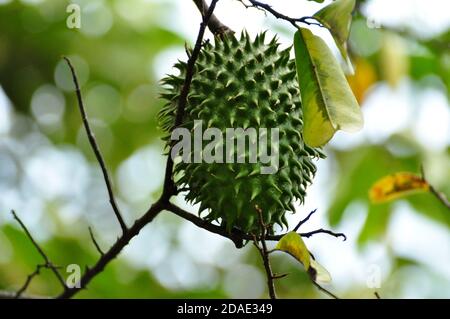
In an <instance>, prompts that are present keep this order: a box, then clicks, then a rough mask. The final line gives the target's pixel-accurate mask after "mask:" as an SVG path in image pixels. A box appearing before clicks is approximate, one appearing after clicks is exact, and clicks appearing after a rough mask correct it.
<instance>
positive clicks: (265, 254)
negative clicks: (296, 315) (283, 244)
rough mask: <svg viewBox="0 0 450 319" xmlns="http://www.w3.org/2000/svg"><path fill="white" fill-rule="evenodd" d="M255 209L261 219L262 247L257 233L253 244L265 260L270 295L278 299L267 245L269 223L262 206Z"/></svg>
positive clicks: (271, 297)
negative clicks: (266, 221) (265, 218)
mask: <svg viewBox="0 0 450 319" xmlns="http://www.w3.org/2000/svg"><path fill="white" fill-rule="evenodd" d="M255 209H256V211H257V213H258V219H259V224H260V228H261V236H260V238H259V242H260V243H261V247H259V245H258V239H257V238H256V236H255V235H253V244H254V245H255V247H256V248H257V249H258V251H259V254H260V255H261V258H262V260H263V264H264V269H265V270H266V277H267V287H268V289H269V297H270V299H277V295H276V293H275V283H274V275H273V272H272V266H271V265H270V259H269V252H268V250H267V245H266V234H267V228H268V225H266V224H265V223H264V217H263V214H262V210H261V208H260V207H258V206H256V207H255Z"/></svg>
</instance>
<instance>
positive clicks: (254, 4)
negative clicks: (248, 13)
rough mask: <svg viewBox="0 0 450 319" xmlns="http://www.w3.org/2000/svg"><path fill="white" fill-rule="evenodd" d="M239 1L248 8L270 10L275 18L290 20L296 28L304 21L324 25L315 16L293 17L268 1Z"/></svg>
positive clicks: (309, 23) (308, 23)
mask: <svg viewBox="0 0 450 319" xmlns="http://www.w3.org/2000/svg"><path fill="white" fill-rule="evenodd" d="M238 1H239V2H241V3H242V4H243V5H244V6H245V7H246V8H256V9H260V10H265V11H267V12H269V13H270V14H272V15H273V16H274V17H275V18H277V19H281V20H285V21H287V22H289V23H290V24H292V25H293V26H294V27H295V28H296V29H298V28H299V26H298V24H297V23H304V24H307V25H317V26H320V27H322V24H320V23H319V22H317V20H315V18H314V17H309V16H306V17H301V18H292V17H289V16H287V15H285V14H283V13H280V12H278V11H276V10H275V9H274V8H273V7H272V6H271V5H269V4H267V3H263V2H260V1H256V0H248V2H250V3H251V5H248V4H246V3H245V2H244V1H243V0H238ZM308 20H314V22H310V21H308Z"/></svg>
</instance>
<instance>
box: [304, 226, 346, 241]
mask: <svg viewBox="0 0 450 319" xmlns="http://www.w3.org/2000/svg"><path fill="white" fill-rule="evenodd" d="M299 234H300V236H302V237H306V238H309V237H311V236H314V235H316V234H327V235H330V236H333V237H336V238H338V237H342V240H343V241H346V240H347V236H346V235H345V234H344V233H335V232H333V231H331V230H328V229H323V228H319V229H316V230H313V231H310V232H307V233H299Z"/></svg>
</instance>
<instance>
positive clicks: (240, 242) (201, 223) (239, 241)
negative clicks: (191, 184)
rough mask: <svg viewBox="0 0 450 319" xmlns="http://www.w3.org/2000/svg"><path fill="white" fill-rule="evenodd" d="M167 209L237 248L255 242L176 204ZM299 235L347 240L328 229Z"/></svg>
mask: <svg viewBox="0 0 450 319" xmlns="http://www.w3.org/2000/svg"><path fill="white" fill-rule="evenodd" d="M166 209H167V210H168V211H170V212H171V213H173V214H175V215H177V216H179V217H181V218H183V219H185V220H187V221H189V222H191V223H193V224H194V225H196V226H197V227H200V228H203V229H205V230H207V231H209V232H211V233H214V234H217V235H220V236H222V237H225V238H228V239H230V240H231V241H232V242H233V243H234V244H235V246H236V248H242V247H243V246H244V241H252V240H253V236H252V235H251V234H246V233H244V232H242V231H241V230H239V229H237V228H233V229H232V230H231V231H227V230H226V229H225V228H224V227H221V226H218V225H214V224H211V223H210V222H208V221H206V220H204V219H202V218H200V217H198V216H196V215H194V214H192V213H189V212H187V211H186V210H184V209H182V208H180V207H178V206H177V205H175V204H172V203H168V204H167V207H166ZM299 234H300V236H302V237H306V238H309V237H311V236H314V235H316V234H327V235H330V236H333V237H336V238H338V237H342V238H343V239H344V240H346V239H347V237H346V236H345V234H343V233H335V232H333V231H331V230H327V229H323V228H320V229H316V230H313V231H310V232H306V233H299ZM284 235H285V234H280V235H266V240H271V241H278V240H280V239H281V237H283V236H284Z"/></svg>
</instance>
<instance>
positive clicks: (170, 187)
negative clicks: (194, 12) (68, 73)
mask: <svg viewBox="0 0 450 319" xmlns="http://www.w3.org/2000/svg"><path fill="white" fill-rule="evenodd" d="M217 2H218V0H213V1H212V2H211V6H210V7H209V9H208V12H207V13H206V14H205V16H204V17H203V21H202V23H201V24H200V29H199V32H198V36H197V41H196V44H195V47H194V50H193V51H192V54H191V56H190V58H189V60H188V64H187V71H186V78H185V81H184V84H183V88H182V90H181V94H180V98H179V100H178V108H177V115H176V119H175V127H176V126H179V125H180V124H181V122H182V120H183V116H184V109H185V107H186V103H187V95H188V93H189V89H190V85H191V82H192V78H193V75H194V66H195V62H196V61H197V58H198V56H199V54H200V50H201V47H202V42H203V36H204V34H205V30H206V26H207V25H208V21H209V19H210V17H211V16H212V13H213V11H214V8H215V7H216V4H217ZM66 61H67V62H68V64H69V66H70V67H71V70H72V74H73V75H74V76H73V80H74V82H75V86H76V88H77V97H78V101H79V105H80V110H81V114H82V117H83V121H84V122H85V127H86V130H87V132H88V135H89V136H91V135H92V133H91V130H90V128H89V123H88V122H87V119H86V114H85V112H84V107H83V104H82V98H81V92H80V90H79V87H78V81H77V78H76V76H75V71H74V69H73V67H72V65H71V64H70V61H69V60H68V59H67V58H66ZM92 137H93V135H92ZM92 141H93V144H92V146H93V148H94V151H95V150H97V151H98V147H97V143H96V142H95V139H93V140H92ZM96 154H97V153H96ZM98 154H100V153H98ZM169 154H170V152H169ZM99 158H100V159H99V162H100V163H103V159H102V157H101V156H100V157H99ZM101 167H102V170H103V169H104V172H105V173H106V175H105V180H106V181H109V179H106V177H107V171H106V168H105V165H104V164H101ZM172 171H173V160H172V158H171V157H170V156H168V158H167V164H166V171H165V177H164V186H163V192H162V195H161V197H160V199H159V200H157V201H156V202H155V203H154V204H153V205H152V206H151V207H150V208H149V209H148V210H147V212H146V213H145V214H144V215H143V216H142V217H141V218H140V219H138V220H136V221H135V222H134V224H133V226H131V227H130V228H126V227H125V228H124V231H123V234H122V236H121V237H120V238H119V239H118V240H117V241H116V243H115V244H114V245H113V246H112V247H111V248H110V249H109V250H108V251H107V252H105V253H104V254H102V255H101V257H100V259H99V260H98V261H97V263H96V264H95V265H94V266H93V267H91V268H87V269H86V271H85V273H84V274H83V276H82V277H81V279H80V282H79V285H77V286H76V287H72V288H69V287H66V288H65V289H64V291H63V292H62V293H61V294H60V295H59V296H57V298H58V299H65V298H71V297H73V296H74V295H75V294H76V293H77V292H79V291H80V290H82V289H84V288H85V287H86V286H87V285H88V284H89V282H90V281H91V280H92V279H93V278H95V276H97V275H98V274H99V273H100V272H102V271H103V269H104V268H105V267H106V265H108V264H109V263H110V262H111V261H112V260H113V259H115V258H116V257H117V256H118V255H119V253H120V252H121V251H122V249H123V248H124V247H125V246H127V245H128V243H129V242H130V241H131V239H133V238H134V237H135V236H137V235H138V234H139V232H140V231H141V230H142V228H144V227H145V226H146V225H147V224H149V223H151V222H152V221H153V219H154V218H155V217H156V216H157V215H158V214H159V213H160V212H161V211H163V210H164V209H167V208H168V206H170V203H169V199H170V197H172V195H174V194H175V193H176V187H175V185H174V183H173V180H172ZM107 185H109V186H108V190H110V183H109V182H107ZM111 198H112V199H114V196H112V192H111V193H110V199H111ZM118 216H120V215H118Z"/></svg>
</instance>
